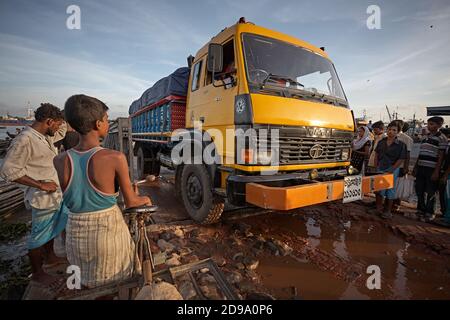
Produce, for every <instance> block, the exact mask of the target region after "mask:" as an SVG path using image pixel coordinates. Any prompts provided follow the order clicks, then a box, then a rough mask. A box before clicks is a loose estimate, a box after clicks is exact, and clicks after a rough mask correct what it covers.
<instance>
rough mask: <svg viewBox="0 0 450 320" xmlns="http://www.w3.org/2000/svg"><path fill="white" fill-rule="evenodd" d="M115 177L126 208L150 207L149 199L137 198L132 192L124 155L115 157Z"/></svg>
mask: <svg viewBox="0 0 450 320" xmlns="http://www.w3.org/2000/svg"><path fill="white" fill-rule="evenodd" d="M115 157H116V161H117V164H116V177H117V178H118V182H119V187H120V190H121V191H122V194H123V198H124V200H125V206H126V207H127V208H133V207H139V206H143V205H151V204H152V202H151V200H150V198H149V197H142V196H138V195H137V194H136V192H135V191H134V190H133V186H132V184H131V180H130V177H129V175H128V163H127V159H126V158H125V155H124V154H122V153H118V154H117V155H116V156H115Z"/></svg>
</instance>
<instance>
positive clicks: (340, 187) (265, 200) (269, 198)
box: [227, 174, 394, 211]
mask: <svg viewBox="0 0 450 320" xmlns="http://www.w3.org/2000/svg"><path fill="white" fill-rule="evenodd" d="M393 187H394V177H393V175H392V174H377V175H372V176H364V177H363V181H362V192H363V193H364V194H367V193H370V192H376V191H380V190H385V189H390V188H393ZM227 195H228V199H229V200H230V202H231V203H232V204H234V205H244V204H245V203H250V204H253V205H256V206H258V207H261V208H266V209H273V210H283V211H284V210H292V209H296V208H301V207H306V206H310V205H314V204H319V203H323V202H329V201H334V200H339V199H342V198H343V196H344V176H341V177H339V176H338V175H335V176H334V177H333V178H332V179H329V180H324V181H318V180H310V179H306V178H304V177H302V176H299V175H298V174H284V175H276V176H229V177H228V180H227Z"/></svg>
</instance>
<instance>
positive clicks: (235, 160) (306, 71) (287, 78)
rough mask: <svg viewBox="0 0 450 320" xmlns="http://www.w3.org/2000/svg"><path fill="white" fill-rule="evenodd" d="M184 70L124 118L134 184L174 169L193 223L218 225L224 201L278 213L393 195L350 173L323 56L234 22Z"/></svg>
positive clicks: (341, 114)
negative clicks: (135, 172) (138, 179)
mask: <svg viewBox="0 0 450 320" xmlns="http://www.w3.org/2000/svg"><path fill="white" fill-rule="evenodd" d="M188 67H189V68H185V69H179V70H177V74H176V75H175V76H173V77H170V78H167V79H162V80H160V81H158V82H157V83H156V84H155V85H154V87H153V88H150V89H149V90H148V91H146V92H145V93H144V94H143V95H142V97H141V98H140V99H138V100H136V101H135V102H133V104H132V106H131V107H130V117H131V122H132V132H133V133H132V137H133V141H134V142H135V147H134V152H135V154H136V155H137V157H138V171H139V173H140V175H142V176H144V175H146V174H158V173H159V170H160V166H161V165H163V166H165V167H168V168H171V169H173V170H175V185H176V192H177V194H178V195H179V196H180V197H181V199H182V201H183V203H184V206H185V208H186V210H187V212H188V213H189V215H190V216H191V217H192V218H193V219H194V220H195V221H198V222H201V223H213V222H216V221H218V220H219V219H220V216H221V214H222V212H223V209H224V203H225V201H226V200H227V201H228V202H229V203H230V204H231V205H235V206H243V205H248V204H251V205H255V206H259V207H263V208H270V209H274V210H279V211H285V210H291V209H295V208H299V207H303V206H308V205H313V204H318V203H323V202H326V201H333V200H339V199H343V201H344V202H346V201H352V200H355V199H359V198H361V197H362V195H363V194H364V193H368V192H373V191H377V190H382V189H388V188H391V187H392V186H393V177H392V175H391V174H377V175H372V176H363V175H360V174H359V173H358V172H356V170H355V169H354V168H352V167H351V166H350V156H351V141H352V139H353V136H354V134H355V130H356V128H355V120H354V116H353V112H352V111H351V109H350V108H349V105H348V101H347V98H346V96H345V94H344V90H343V89H342V86H341V83H340V80H339V77H338V75H337V73H336V70H335V67H334V65H333V63H332V61H331V60H330V58H329V57H328V55H327V53H326V52H325V50H324V49H323V48H318V47H315V46H313V45H311V44H309V43H307V42H305V41H302V40H299V39H297V38H294V37H292V36H289V35H285V34H283V33H280V32H277V31H272V30H269V29H266V28H263V27H260V26H257V25H255V24H253V23H249V22H246V21H245V20H244V19H242V18H241V19H240V21H239V22H238V23H237V24H235V25H233V26H231V27H229V28H225V29H224V30H222V31H221V32H220V33H219V34H218V35H216V36H215V37H213V38H212V39H211V41H210V42H209V43H207V44H206V45H205V46H203V47H202V48H201V49H200V50H199V51H198V52H197V54H196V55H195V57H192V56H191V57H189V58H188ZM183 77H185V82H186V83H185V86H184V87H183V85H181V89H180V86H178V87H177V83H178V84H179V83H180V81H179V80H180V79H183ZM161 88H162V89H161ZM167 88H169V89H167ZM171 90H172V91H171ZM180 130H181V131H182V132H181V133H180ZM186 133H187V136H188V138H186ZM196 136H197V137H198V136H200V139H197V138H196ZM180 137H183V138H180ZM189 139H190V140H189ZM181 142H184V146H190V147H192V150H194V149H195V150H197V151H198V150H200V152H201V155H202V156H201V157H197V156H196V155H195V154H194V155H191V154H190V153H189V154H188V152H186V149H183V148H179V147H180V145H181ZM186 142H187V143H186ZM263 147H264V148H263ZM180 150H181V152H180ZM205 151H208V152H206V153H205ZM194 153H195V152H194ZM205 154H209V157H210V158H212V159H213V160H214V161H210V160H211V159H209V160H208V161H206V160H205V158H204V155H205ZM177 155H179V156H181V157H182V158H183V161H180V160H179V159H175V158H176V157H177ZM174 157H175V158H174ZM194 158H195V159H194ZM186 159H188V161H186ZM189 159H191V160H193V161H189Z"/></svg>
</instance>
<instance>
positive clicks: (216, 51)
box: [206, 43, 223, 73]
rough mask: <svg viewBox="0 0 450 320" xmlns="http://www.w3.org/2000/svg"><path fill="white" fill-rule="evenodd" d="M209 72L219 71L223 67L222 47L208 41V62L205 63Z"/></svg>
mask: <svg viewBox="0 0 450 320" xmlns="http://www.w3.org/2000/svg"><path fill="white" fill-rule="evenodd" d="M206 66H207V69H208V71H209V72H212V73H219V72H222V69H223V47H222V45H221V44H218V43H210V44H209V47H208V63H207V64H206Z"/></svg>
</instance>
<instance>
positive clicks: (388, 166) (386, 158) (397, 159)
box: [375, 122, 406, 219]
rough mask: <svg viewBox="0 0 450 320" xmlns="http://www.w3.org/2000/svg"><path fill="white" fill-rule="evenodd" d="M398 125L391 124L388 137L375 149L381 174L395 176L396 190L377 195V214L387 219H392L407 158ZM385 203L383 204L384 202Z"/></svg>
mask: <svg viewBox="0 0 450 320" xmlns="http://www.w3.org/2000/svg"><path fill="white" fill-rule="evenodd" d="M397 134H398V125H397V123H395V122H391V123H390V124H389V126H388V128H387V137H386V138H383V140H381V141H380V142H379V143H378V145H377V148H376V149H375V153H376V156H375V165H376V167H377V169H378V171H380V172H390V173H392V174H393V175H394V188H392V189H388V190H381V191H379V192H377V194H376V204H377V208H376V209H375V213H377V214H381V216H382V217H383V218H385V219H389V218H392V204H393V201H394V199H395V184H396V181H397V178H398V174H399V171H400V168H401V167H402V164H403V161H404V160H405V158H406V145H405V144H404V143H403V142H401V141H400V140H399V139H398V138H397ZM384 199H385V202H384V203H383V200H384Z"/></svg>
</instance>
